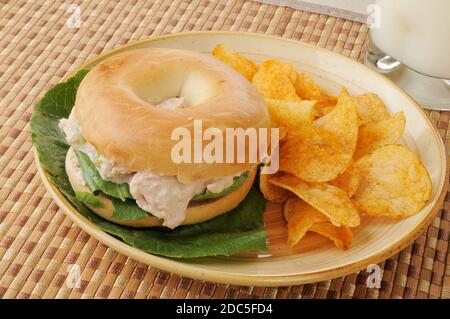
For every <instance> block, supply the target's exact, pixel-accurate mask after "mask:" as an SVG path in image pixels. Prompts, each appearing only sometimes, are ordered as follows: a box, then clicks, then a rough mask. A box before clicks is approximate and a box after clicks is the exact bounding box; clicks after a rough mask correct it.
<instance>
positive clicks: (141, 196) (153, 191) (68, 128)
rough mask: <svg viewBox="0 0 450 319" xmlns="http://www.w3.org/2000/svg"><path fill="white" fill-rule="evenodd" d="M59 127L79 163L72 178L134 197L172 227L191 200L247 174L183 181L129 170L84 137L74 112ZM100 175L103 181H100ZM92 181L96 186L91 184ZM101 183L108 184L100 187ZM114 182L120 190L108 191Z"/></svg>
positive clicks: (221, 191)
mask: <svg viewBox="0 0 450 319" xmlns="http://www.w3.org/2000/svg"><path fill="white" fill-rule="evenodd" d="M59 128H60V129H61V130H62V131H63V132H64V134H65V138H66V141H67V143H68V144H69V145H70V146H72V147H73V149H74V150H75V152H76V154H77V159H78V163H74V165H73V167H75V169H76V172H75V178H76V179H77V181H78V182H79V183H80V184H81V185H86V184H87V186H89V188H90V189H91V191H93V193H97V192H98V191H99V190H100V191H102V193H104V194H106V195H109V196H112V197H116V198H120V199H122V200H123V201H124V200H126V199H127V198H129V199H134V200H135V201H136V204H137V206H139V208H141V209H142V210H144V211H146V212H147V213H149V214H151V215H153V216H155V217H157V218H159V219H162V220H163V226H166V227H169V228H175V227H177V226H179V225H180V224H181V223H182V222H183V221H184V219H185V217H186V209H187V207H188V205H189V202H190V201H191V200H206V199H212V198H218V197H221V196H225V195H226V194H228V193H230V192H231V191H234V190H235V189H237V188H238V187H240V186H241V185H242V184H243V182H244V181H245V179H246V178H247V172H239V173H238V174H236V175H233V176H224V177H216V178H207V179H200V180H196V181H194V182H192V183H189V184H184V183H181V182H180V181H179V180H178V179H177V177H175V176H163V175H159V174H157V173H155V172H151V171H147V172H133V171H129V170H128V169H127V168H125V167H122V166H119V165H116V164H115V163H114V161H113V160H111V159H108V158H106V157H105V156H103V155H102V154H99V153H98V152H97V150H96V149H95V147H94V146H93V145H92V144H89V143H88V142H87V141H86V140H85V139H84V138H83V136H82V134H81V129H80V125H79V123H78V121H77V120H76V118H75V117H74V114H73V112H72V113H71V114H70V116H69V118H68V119H61V120H60V122H59ZM74 160H75V159H74ZM95 175H98V176H96V177H95ZM94 177H95V178H94ZM87 179H89V181H87ZM102 179H103V180H104V183H102V182H99V180H100V181H101V180H102ZM94 182H95V185H98V187H95V186H93V185H94ZM103 184H104V185H107V186H108V187H106V186H105V187H102V185H103ZM114 184H117V186H118V188H117V189H119V190H120V189H123V191H119V192H116V191H108V190H111V188H112V186H114ZM103 188H104V189H103ZM117 194H118V195H117ZM127 194H128V195H127ZM113 202H114V201H113Z"/></svg>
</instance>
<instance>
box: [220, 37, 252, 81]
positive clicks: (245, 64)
mask: <svg viewBox="0 0 450 319" xmlns="http://www.w3.org/2000/svg"><path fill="white" fill-rule="evenodd" d="M213 55H214V56H215V57H216V58H219V59H220V60H221V61H222V62H224V63H226V64H228V65H229V66H231V67H232V68H233V69H235V70H236V71H238V72H239V73H240V74H242V75H243V76H244V77H246V78H247V79H248V80H249V81H251V80H252V79H253V76H254V75H255V73H256V71H257V69H258V68H257V66H256V64H255V63H254V62H252V61H250V60H249V59H247V58H245V57H244V56H242V55H241V54H240V53H239V52H237V51H235V50H234V49H232V48H227V47H224V46H223V45H221V44H218V45H216V47H215V48H214V50H213Z"/></svg>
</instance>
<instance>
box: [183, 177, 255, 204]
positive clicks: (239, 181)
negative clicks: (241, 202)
mask: <svg viewBox="0 0 450 319" xmlns="http://www.w3.org/2000/svg"><path fill="white" fill-rule="evenodd" d="M247 178H248V172H244V173H242V174H241V175H240V176H236V177H234V178H233V184H231V186H229V187H227V188H225V189H224V190H222V191H221V192H218V193H213V192H211V191H209V190H208V189H205V191H204V192H203V193H201V194H197V195H195V196H194V197H192V200H205V199H213V198H219V197H223V196H225V195H228V194H229V193H231V192H234V191H235V190H236V189H238V188H239V187H241V186H242V185H243V184H244V183H245V181H246V180H247Z"/></svg>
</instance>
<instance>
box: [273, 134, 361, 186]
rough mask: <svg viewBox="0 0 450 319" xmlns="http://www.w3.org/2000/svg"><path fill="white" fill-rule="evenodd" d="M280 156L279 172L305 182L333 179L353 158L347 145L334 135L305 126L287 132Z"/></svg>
mask: <svg viewBox="0 0 450 319" xmlns="http://www.w3.org/2000/svg"><path fill="white" fill-rule="evenodd" d="M280 154H281V155H280V170H281V171H283V172H288V173H291V174H293V175H295V176H297V177H298V178H301V179H302V180H304V181H307V182H327V181H330V180H333V179H335V178H336V177H337V176H338V175H339V174H341V173H342V172H343V171H345V170H346V168H347V166H348V164H349V163H350V161H351V159H352V153H351V152H350V151H349V150H348V146H347V145H345V143H344V142H343V141H341V140H340V139H339V137H338V136H337V135H335V134H333V133H331V132H328V131H326V130H324V129H322V128H319V127H308V126H304V127H301V128H299V129H298V130H289V132H288V136H287V139H286V141H285V142H284V143H283V144H282V145H281V147H280Z"/></svg>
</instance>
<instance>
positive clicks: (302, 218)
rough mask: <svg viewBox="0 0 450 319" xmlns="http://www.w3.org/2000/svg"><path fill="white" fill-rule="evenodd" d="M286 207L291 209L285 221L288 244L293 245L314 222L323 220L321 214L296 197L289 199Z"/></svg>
mask: <svg viewBox="0 0 450 319" xmlns="http://www.w3.org/2000/svg"><path fill="white" fill-rule="evenodd" d="M289 201H290V203H287V207H288V209H293V213H291V214H290V218H289V220H288V223H287V229H288V246H289V247H294V246H295V245H297V244H298V243H299V241H300V240H301V239H302V238H303V237H304V236H305V234H306V232H307V231H308V230H309V229H310V228H311V227H312V226H313V224H314V223H317V222H318V221H321V220H323V218H324V217H323V216H324V215H323V214H322V213H320V212H319V211H318V210H316V209H314V208H313V207H311V206H309V205H308V204H306V203H305V202H303V201H301V200H299V199H298V198H295V199H290V200H289Z"/></svg>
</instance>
